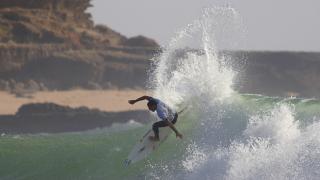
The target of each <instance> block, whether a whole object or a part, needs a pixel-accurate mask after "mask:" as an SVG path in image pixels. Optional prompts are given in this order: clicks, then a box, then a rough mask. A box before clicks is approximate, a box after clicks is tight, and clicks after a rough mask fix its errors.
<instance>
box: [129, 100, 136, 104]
mask: <svg viewBox="0 0 320 180" xmlns="http://www.w3.org/2000/svg"><path fill="white" fill-rule="evenodd" d="M128 103H129V104H134V103H136V100H129V101H128Z"/></svg>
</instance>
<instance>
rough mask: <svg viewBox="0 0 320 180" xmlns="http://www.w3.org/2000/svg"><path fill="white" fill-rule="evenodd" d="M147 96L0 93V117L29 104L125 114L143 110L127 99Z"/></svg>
mask: <svg viewBox="0 0 320 180" xmlns="http://www.w3.org/2000/svg"><path fill="white" fill-rule="evenodd" d="M146 94H148V93H147V91H146V90H133V89H125V90H82V89H76V90H68V91H39V92H36V93H34V94H31V97H16V96H15V95H13V94H10V93H9V92H6V91H0V99H1V101H0V115H14V114H15V113H16V112H17V110H18V109H19V107H21V106H22V105H24V104H29V103H48V102H51V103H55V104H58V105H62V106H70V107H72V108H77V107H81V106H85V107H88V108H91V109H98V110H101V111H106V112H125V111H135V110H145V109H146V105H145V103H143V102H139V103H136V104H135V105H134V106H132V105H130V104H128V100H129V99H135V98H137V97H140V96H143V95H146Z"/></svg>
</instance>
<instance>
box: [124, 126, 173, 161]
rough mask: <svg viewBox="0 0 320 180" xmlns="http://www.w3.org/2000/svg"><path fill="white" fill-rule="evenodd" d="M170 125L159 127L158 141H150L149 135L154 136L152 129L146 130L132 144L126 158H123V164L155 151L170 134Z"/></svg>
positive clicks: (142, 157) (140, 158) (138, 159)
mask: <svg viewBox="0 0 320 180" xmlns="http://www.w3.org/2000/svg"><path fill="white" fill-rule="evenodd" d="M171 132H172V130H171V129H170V127H162V128H159V139H160V140H159V141H152V140H150V139H149V136H154V133H153V130H152V129H150V130H149V131H147V132H146V133H145V134H144V135H143V137H142V138H141V139H140V140H139V142H138V143H137V144H136V145H135V146H134V148H133V149H132V151H131V152H130V154H129V156H128V158H127V159H126V160H125V165H127V166H128V165H130V164H131V163H135V162H137V161H140V160H142V159H144V158H146V157H147V156H148V155H149V154H151V153H152V152H153V151H155V150H156V149H157V148H158V147H159V146H160V145H161V144H162V143H163V142H164V141H165V140H166V139H167V138H168V136H169V135H170V134H171Z"/></svg>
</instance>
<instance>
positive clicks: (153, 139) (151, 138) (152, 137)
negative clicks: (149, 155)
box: [149, 136, 159, 141]
mask: <svg viewBox="0 0 320 180" xmlns="http://www.w3.org/2000/svg"><path fill="white" fill-rule="evenodd" d="M149 140H151V141H159V138H156V137H154V136H149Z"/></svg>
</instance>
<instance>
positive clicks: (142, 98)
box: [128, 96, 152, 104]
mask: <svg viewBox="0 0 320 180" xmlns="http://www.w3.org/2000/svg"><path fill="white" fill-rule="evenodd" d="M150 99H152V97H151V96H141V97H139V98H137V99H134V100H129V101H128V103H129V104H134V103H136V102H138V101H143V100H150Z"/></svg>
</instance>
